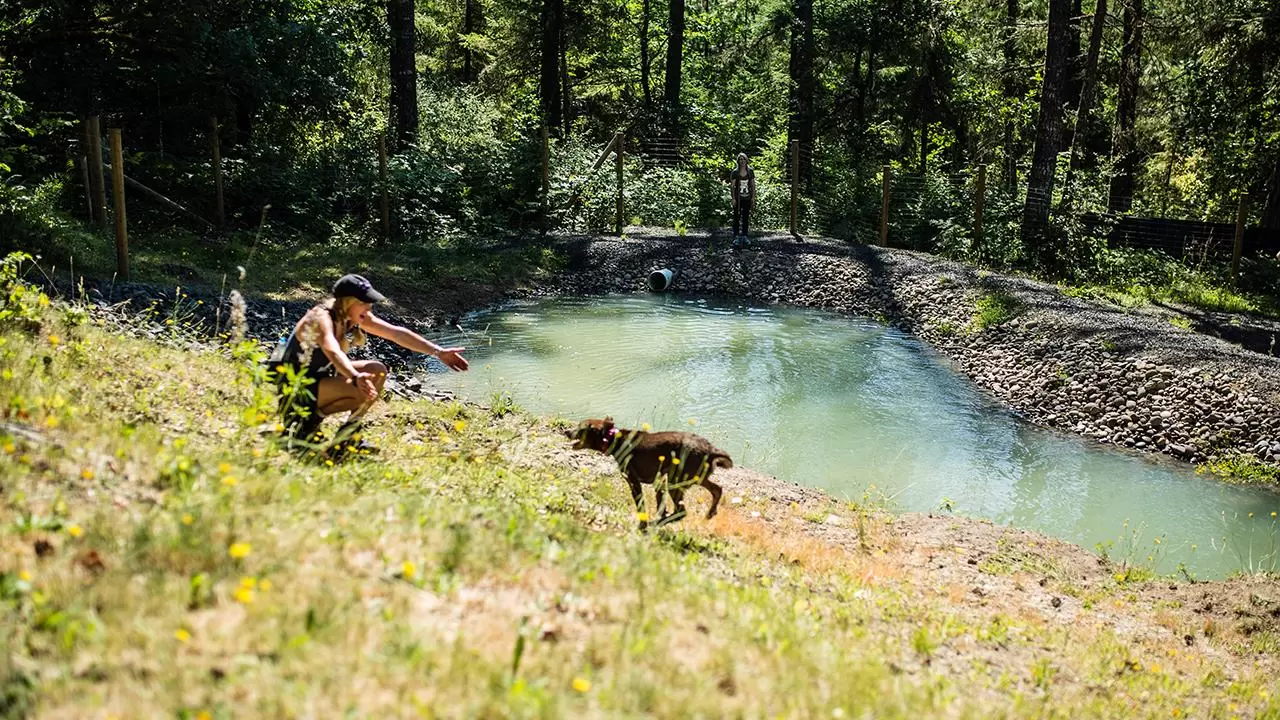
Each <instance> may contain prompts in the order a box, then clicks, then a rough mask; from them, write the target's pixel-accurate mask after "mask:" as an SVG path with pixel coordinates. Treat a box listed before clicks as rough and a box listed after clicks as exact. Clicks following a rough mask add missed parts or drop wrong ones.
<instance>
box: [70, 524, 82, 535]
mask: <svg viewBox="0 0 1280 720" xmlns="http://www.w3.org/2000/svg"><path fill="white" fill-rule="evenodd" d="M67 534H68V535H70V536H71V537H73V538H78V537H80V536H81V535H84V528H82V527H80V526H79V525H72V526H71V527H69V528H67Z"/></svg>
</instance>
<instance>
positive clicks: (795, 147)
mask: <svg viewBox="0 0 1280 720" xmlns="http://www.w3.org/2000/svg"><path fill="white" fill-rule="evenodd" d="M799 197H800V141H799V140H792V141H791V237H799V235H800V233H799V232H798V230H797V228H796V214H797V213H796V207H797V205H798V202H799Z"/></svg>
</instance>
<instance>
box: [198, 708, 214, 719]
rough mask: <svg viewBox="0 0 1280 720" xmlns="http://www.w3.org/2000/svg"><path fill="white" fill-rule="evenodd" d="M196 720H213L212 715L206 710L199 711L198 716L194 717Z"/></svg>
mask: <svg viewBox="0 0 1280 720" xmlns="http://www.w3.org/2000/svg"><path fill="white" fill-rule="evenodd" d="M196 720H213V714H212V713H210V712H209V711H208V710H201V711H200V714H198V715H196Z"/></svg>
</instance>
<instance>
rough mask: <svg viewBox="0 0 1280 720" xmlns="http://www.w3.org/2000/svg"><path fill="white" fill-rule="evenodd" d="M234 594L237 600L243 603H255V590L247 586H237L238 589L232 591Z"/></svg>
mask: <svg viewBox="0 0 1280 720" xmlns="http://www.w3.org/2000/svg"><path fill="white" fill-rule="evenodd" d="M232 595H233V597H235V599H236V602H238V603H240V604H241V605H249V604H251V603H253V590H252V589H250V588H247V587H240V588H236V591H235V592H234V593H232Z"/></svg>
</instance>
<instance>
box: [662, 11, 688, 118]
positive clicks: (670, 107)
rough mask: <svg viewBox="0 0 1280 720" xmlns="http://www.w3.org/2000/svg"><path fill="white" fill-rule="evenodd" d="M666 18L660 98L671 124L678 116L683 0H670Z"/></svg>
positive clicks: (681, 59) (682, 39)
mask: <svg viewBox="0 0 1280 720" xmlns="http://www.w3.org/2000/svg"><path fill="white" fill-rule="evenodd" d="M670 1H671V5H670V14H669V16H668V19H667V79H666V86H665V88H664V91H663V94H662V99H663V104H664V105H665V106H666V111H667V120H668V122H669V123H670V124H671V125H675V121H676V120H677V119H678V118H679V116H680V68H681V63H682V62H683V60H684V0H670Z"/></svg>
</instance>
